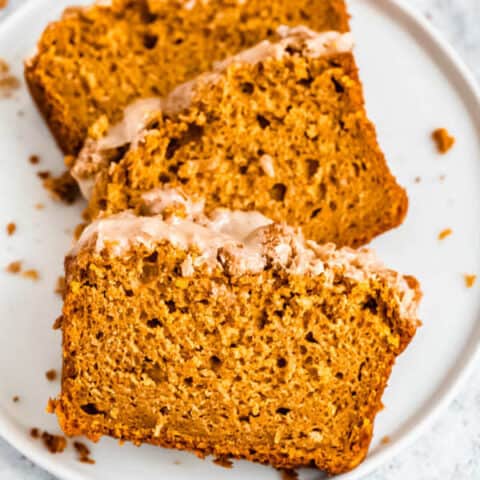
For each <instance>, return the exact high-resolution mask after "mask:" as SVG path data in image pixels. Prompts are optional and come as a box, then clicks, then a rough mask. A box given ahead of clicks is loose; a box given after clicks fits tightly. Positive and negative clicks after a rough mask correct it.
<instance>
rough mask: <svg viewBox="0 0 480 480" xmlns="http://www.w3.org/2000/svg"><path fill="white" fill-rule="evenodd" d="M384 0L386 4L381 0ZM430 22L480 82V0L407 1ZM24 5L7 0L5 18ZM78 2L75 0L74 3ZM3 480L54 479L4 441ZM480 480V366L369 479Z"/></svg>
mask: <svg viewBox="0 0 480 480" xmlns="http://www.w3.org/2000/svg"><path fill="white" fill-rule="evenodd" d="M378 1H382V0H378ZM404 1H405V2H407V3H409V4H411V5H413V6H415V7H416V8H417V9H419V10H420V11H422V12H423V13H424V14H425V15H426V16H427V18H429V19H430V20H431V21H432V22H433V23H434V24H435V25H436V26H437V27H438V28H439V29H440V30H441V31H442V32H443V34H444V36H445V37H446V38H447V39H448V40H449V41H450V43H451V44H452V45H453V46H454V47H455V48H456V49H457V51H458V52H459V53H460V55H461V56H462V57H463V59H464V60H465V61H466V62H467V64H468V65H469V66H470V68H471V69H472V70H473V71H474V72H475V74H476V76H477V79H478V80H480V26H479V25H480V0H404ZM24 2H25V0H9V5H8V7H7V8H6V9H5V10H4V11H3V12H1V13H0V21H1V18H2V17H4V16H5V15H8V14H9V13H11V12H12V11H13V10H14V9H15V8H16V7H18V6H19V5H20V4H22V3H24ZM72 3H74V1H72ZM0 479H2V480H3V479H5V480H10V479H11V480H20V479H22V480H54V477H52V476H51V475H49V474H47V473H45V472H43V471H42V470H41V469H39V468H38V467H35V466H34V465H33V464H32V463H31V462H30V461H29V460H27V459H26V458H25V457H23V456H22V455H21V454H19V453H18V452H16V451H15V450H14V449H13V448H11V447H10V446H9V445H8V444H7V443H6V442H4V441H3V440H1V439H0ZM440 479H441V480H480V366H478V367H477V369H476V371H475V372H474V374H473V376H472V377H471V379H470V380H469V382H468V385H467V386H466V388H464V390H463V391H462V392H461V393H460V394H459V395H458V397H457V398H456V400H455V401H454V402H453V403H452V405H450V407H449V408H448V409H447V410H446V411H445V412H444V413H443V414H442V417H441V419H440V420H439V421H438V422H437V423H436V424H435V425H434V426H433V428H432V429H431V430H430V431H428V432H427V433H425V434H424V435H423V436H422V437H421V438H420V439H419V440H418V441H417V442H416V443H415V444H414V445H412V446H410V447H409V448H407V449H406V450H405V451H403V452H402V453H401V454H400V455H398V456H397V457H396V458H395V459H394V460H393V461H392V462H390V463H389V464H387V465H385V466H384V467H382V468H381V469H379V470H378V471H376V472H375V473H373V474H371V475H369V476H368V477H366V478H365V480H440Z"/></svg>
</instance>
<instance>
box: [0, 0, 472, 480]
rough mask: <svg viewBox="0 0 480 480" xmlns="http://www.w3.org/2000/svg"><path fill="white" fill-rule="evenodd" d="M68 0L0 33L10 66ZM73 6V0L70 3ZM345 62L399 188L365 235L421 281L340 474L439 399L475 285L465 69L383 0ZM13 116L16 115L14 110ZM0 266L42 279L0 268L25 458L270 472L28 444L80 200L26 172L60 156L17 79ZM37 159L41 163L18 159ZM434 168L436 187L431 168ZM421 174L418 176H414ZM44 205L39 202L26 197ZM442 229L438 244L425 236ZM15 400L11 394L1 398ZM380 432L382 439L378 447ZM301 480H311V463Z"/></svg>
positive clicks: (122, 472)
mask: <svg viewBox="0 0 480 480" xmlns="http://www.w3.org/2000/svg"><path fill="white" fill-rule="evenodd" d="M68 3H70V0H61V1H60V0H57V1H55V2H51V1H50V0H37V1H35V2H34V1H32V2H30V3H29V4H28V5H27V6H26V7H24V8H23V9H22V10H21V11H19V12H18V13H17V14H16V15H14V16H13V17H11V18H10V19H9V20H7V21H6V22H5V23H4V24H3V25H2V26H1V29H0V57H3V58H5V59H6V60H7V61H8V62H9V63H11V65H12V66H13V69H14V73H15V74H17V75H18V76H21V74H22V64H21V62H22V59H24V58H25V57H27V56H28V55H29V54H30V53H31V52H33V49H34V44H35V40H36V39H37V38H38V36H39V35H40V32H41V31H42V30H43V28H44V27H45V25H46V23H47V21H48V20H50V19H54V18H56V17H58V15H59V13H60V11H61V10H62V9H63V8H64V7H65V6H67V4H68ZM78 3H84V2H78ZM350 3H351V11H352V14H353V22H352V23H353V30H354V33H355V36H356V40H357V49H356V54H357V59H358V62H359V64H360V68H361V74H362V79H363V81H364V84H365V93H366V99H367V105H368V110H369V113H370V116H371V117H372V118H373V120H374V121H375V122H376V124H377V127H378V133H379V138H380V142H381V144H382V146H383V148H384V150H385V151H386V153H387V156H388V158H389V161H390V164H391V168H392V169H393V171H394V172H395V173H396V174H397V176H398V179H399V181H400V182H401V183H402V184H403V185H405V186H406V187H407V188H408V193H409V197H410V212H409V215H408V218H407V221H406V222H405V224H404V225H403V226H402V227H401V228H399V229H398V230H396V231H393V232H390V233H388V234H386V235H384V236H382V237H381V238H379V239H377V240H376V241H375V242H374V243H375V247H376V248H377V249H378V251H379V253H380V255H381V256H382V257H383V258H384V259H385V260H386V262H387V263H389V264H390V265H392V266H393V267H395V268H398V269H400V270H402V271H404V272H408V273H411V274H414V275H416V276H417V277H418V278H419V279H420V280H421V282H422V285H423V289H424V292H425V298H424V302H423V306H422V312H421V314H422V318H423V321H424V326H423V328H421V329H420V331H419V332H418V334H417V336H416V338H415V340H414V341H413V343H412V345H411V346H410V348H409V349H408V350H407V352H406V353H405V354H404V355H403V356H402V357H401V358H400V359H399V361H398V363H397V365H396V367H395V369H394V373H393V376H392V378H391V381H390V386H389V388H388V390H387V392H386V393H385V396H384V403H385V405H386V409H385V410H384V411H383V412H381V414H380V415H379V416H378V418H377V421H376V424H375V438H374V441H373V443H372V446H371V449H370V453H369V455H368V458H367V459H366V461H365V462H364V463H363V464H362V465H361V466H360V467H359V468H357V469H356V470H355V471H353V472H351V473H348V474H346V475H344V476H343V477H342V478H344V479H350V480H352V479H358V478H360V477H361V476H363V475H364V474H365V473H367V472H370V471H372V470H373V469H374V468H377V467H378V466H379V465H380V464H381V463H383V462H385V461H386V460H387V459H389V458H390V457H391V456H392V455H394V454H395V453H396V452H398V451H399V450H400V449H401V448H403V447H404V446H405V445H406V444H407V443H409V442H411V441H412V440H413V439H414V438H415V437H417V436H418V435H419V434H420V433H421V432H422V431H423V430H425V429H426V428H427V426H428V425H429V424H430V423H431V421H432V420H433V418H434V417H435V416H436V415H437V414H438V413H439V412H440V410H441V409H442V408H443V407H444V406H446V404H447V403H448V402H449V401H450V400H451V399H452V397H453V395H454V394H455V392H456V391H457V390H458V388H459V385H460V383H461V381H462V380H463V379H465V377H466V375H467V373H468V371H469V367H470V366H472V364H473V362H474V358H475V354H476V352H477V351H478V345H479V338H480V326H479V322H478V314H479V310H480V309H479V307H480V295H479V290H478V287H476V288H473V289H470V290H468V289H467V288H466V287H465V285H464V282H463V277H462V274H463V273H480V269H479V259H480V258H479V257H480V248H479V247H480V189H479V188H478V185H480V162H479V153H480V145H479V138H480V106H479V103H480V100H479V94H478V91H477V90H476V87H475V85H474V83H473V81H472V79H471V76H470V74H469V73H468V72H467V70H466V69H465V68H464V67H463V65H462V64H461V62H459V60H458V59H457V57H456V55H455V54H454V53H453V52H452V50H451V49H450V48H449V47H448V46H447V45H446V44H445V43H444V42H443V40H442V39H441V38H439V37H438V35H437V34H436V33H435V32H433V31H432V29H431V27H430V26H429V25H428V24H427V22H426V21H425V20H424V19H423V18H422V17H421V16H420V15H418V14H417V13H415V12H412V11H410V10H409V9H407V8H405V7H402V6H400V5H399V4H398V3H397V2H395V1H393V0H383V1H381V2H379V1H378V0H352V1H351V2H350ZM19 110H21V111H23V112H24V115H23V116H19V115H18V111H19ZM439 126H440V127H447V128H448V129H449V130H450V131H451V132H453V133H454V134H455V136H456V137H457V144H456V145H455V148H454V149H453V150H452V151H451V152H450V153H449V154H447V155H445V156H440V155H438V154H437V153H436V152H435V149H434V147H433V144H432V142H431V140H430V138H429V135H430V133H431V131H432V130H433V129H434V128H436V127H439ZM0 132H1V133H0V135H1V143H0V166H1V175H0V192H1V199H2V201H1V202H0V226H1V229H2V230H1V231H2V233H0V245H1V248H0V266H2V267H3V265H6V264H8V263H9V262H11V261H12V260H17V259H23V260H24V262H25V267H26V268H37V269H38V270H39V271H40V273H41V277H42V278H41V281H40V282H38V283H32V282H31V281H29V280H26V279H22V278H17V277H14V276H12V275H9V274H6V273H4V271H3V268H2V272H1V273H0V291H1V292H2V301H1V303H0V318H1V322H2V324H1V335H0V386H1V388H0V390H1V391H0V433H1V434H2V436H4V437H5V438H6V439H7V440H8V441H9V442H10V443H12V444H13V445H14V446H16V447H17V448H18V449H19V450H21V451H22V452H23V453H24V454H25V455H27V456H28V457H30V458H31V459H32V460H34V461H35V462H37V463H38V464H40V465H41V466H43V467H44V468H46V469H47V470H49V471H50V472H52V473H54V474H56V475H58V476H60V477H62V478H65V479H76V480H78V479H101V480H108V479H115V480H121V479H131V478H140V479H142V480H150V479H152V480H153V479H155V480H159V479H162V478H163V479H167V478H172V477H175V478H176V479H187V478H193V477H194V478H197V479H211V478H215V479H218V480H220V479H245V478H253V476H254V478H256V479H260V478H262V479H275V478H278V474H277V473H276V472H275V471H274V470H273V469H270V468H268V467H262V466H258V465H254V464H252V463H249V462H235V466H234V468H233V469H232V470H226V469H222V468H220V467H217V466H215V465H213V464H212V462H211V461H209V460H207V461H202V460H199V459H197V458H196V457H194V456H193V455H192V454H188V453H182V452H177V451H169V450H164V449H159V448H154V447H149V446H143V447H141V448H135V447H133V446H131V445H125V446H123V447H119V446H118V445H117V443H116V442H114V441H113V440H109V439H104V440H102V441H101V442H100V443H99V444H97V445H95V446H93V447H92V451H93V457H94V458H95V459H96V461H97V463H96V465H94V466H90V465H84V464H81V463H79V462H78V461H77V460H76V459H75V455H74V452H73V451H72V450H71V449H69V450H68V451H67V452H66V453H64V454H62V455H56V456H53V455H51V454H49V453H47V452H46V450H45V449H44V447H43V446H42V445H41V443H40V442H39V441H35V440H33V439H31V438H30V437H29V435H28V431H29V429H30V428H31V427H32V426H37V427H40V428H42V429H47V430H49V431H51V432H58V426H57V424H56V420H55V418H54V417H53V416H51V415H48V414H46V413H45V411H44V410H45V404H46V401H47V398H48V397H49V396H55V395H56V393H57V391H58V388H59V385H58V383H49V382H47V381H46V379H45V375H44V373H45V371H46V370H48V369H50V368H57V369H59V368H60V358H61V356H60V334H59V333H58V332H54V331H52V330H51V325H52V323H53V320H54V319H55V317H56V316H57V315H58V314H59V312H60V307H61V304H60V299H59V298H58V297H57V296H56V295H55V294H54V292H53V290H54V285H55V281H56V279H57V276H58V275H60V274H61V273H62V256H63V254H64V252H65V251H66V250H67V249H68V246H69V244H70V239H71V232H72V228H73V227H74V226H75V225H76V223H77V222H78V219H79V216H80V210H81V208H82V206H81V205H76V206H75V207H66V206H62V205H59V204H56V203H54V202H52V201H51V200H50V199H49V198H48V196H47V194H46V193H45V191H44V190H43V189H42V187H41V186H40V181H39V179H38V178H37V177H36V175H35V171H36V170H45V169H51V170H52V171H55V172H60V171H61V170H62V158H61V155H60V153H59V151H58V150H57V149H56V147H55V145H54V143H53V141H52V138H51V137H50V135H49V133H48V131H47V129H46V127H45V125H44V123H43V122H42V120H41V118H40V116H39V115H38V113H37V112H36V110H35V108H34V106H33V105H32V102H31V100H30V98H29V96H28V94H27V92H26V90H25V89H24V88H23V89H22V90H21V91H19V92H18V93H17V94H16V95H15V98H14V99H12V100H2V101H1V103H0ZM32 153H35V154H39V155H40V157H41V159H42V160H41V163H40V165H39V166H38V167H33V166H32V165H30V164H29V163H28V161H27V159H28V156H29V155H30V154H32ZM441 175H445V176H446V178H445V180H444V181H443V182H441V181H440V178H439V177H440V176H441ZM417 176H420V177H421V183H415V182H414V178H415V177H417ZM38 202H43V203H44V204H45V205H46V208H45V209H44V210H37V209H35V208H34V205H35V204H36V203H38ZM9 221H15V222H16V223H17V225H18V233H16V234H15V235H14V236H13V237H7V236H6V235H5V233H3V232H4V227H3V225H6V223H7V222H9ZM447 227H450V228H452V229H453V235H452V236H451V237H449V238H447V239H445V240H444V241H442V242H440V241H438V240H437V235H438V233H439V232H440V231H441V230H442V229H444V228H447ZM14 395H19V396H20V397H21V400H20V402H19V403H13V402H12V397H13V396H14ZM386 435H388V436H389V437H390V442H389V443H388V444H386V445H384V444H382V443H381V442H380V439H382V437H384V436H386ZM302 477H303V478H314V477H315V478H318V473H317V472H315V471H313V470H306V471H304V472H302Z"/></svg>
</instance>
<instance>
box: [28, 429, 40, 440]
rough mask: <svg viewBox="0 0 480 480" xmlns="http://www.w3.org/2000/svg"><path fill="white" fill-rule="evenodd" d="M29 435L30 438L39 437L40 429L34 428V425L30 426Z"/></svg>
mask: <svg viewBox="0 0 480 480" xmlns="http://www.w3.org/2000/svg"><path fill="white" fill-rule="evenodd" d="M30 436H31V437H32V438H39V437H40V430H39V429H38V428H35V427H33V428H31V429H30Z"/></svg>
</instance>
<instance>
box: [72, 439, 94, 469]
mask: <svg viewBox="0 0 480 480" xmlns="http://www.w3.org/2000/svg"><path fill="white" fill-rule="evenodd" d="M73 448H74V449H75V450H76V451H77V454H78V460H79V461H80V462H82V463H89V464H94V463H95V460H93V459H92V458H90V449H89V448H88V447H87V446H86V445H85V444H84V443H82V442H78V441H75V442H73Z"/></svg>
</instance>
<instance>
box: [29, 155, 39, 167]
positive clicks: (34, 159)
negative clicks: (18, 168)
mask: <svg viewBox="0 0 480 480" xmlns="http://www.w3.org/2000/svg"><path fill="white" fill-rule="evenodd" d="M28 161H29V162H30V163H31V164H32V165H37V164H38V163H40V157H39V156H38V155H30V157H28Z"/></svg>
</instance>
